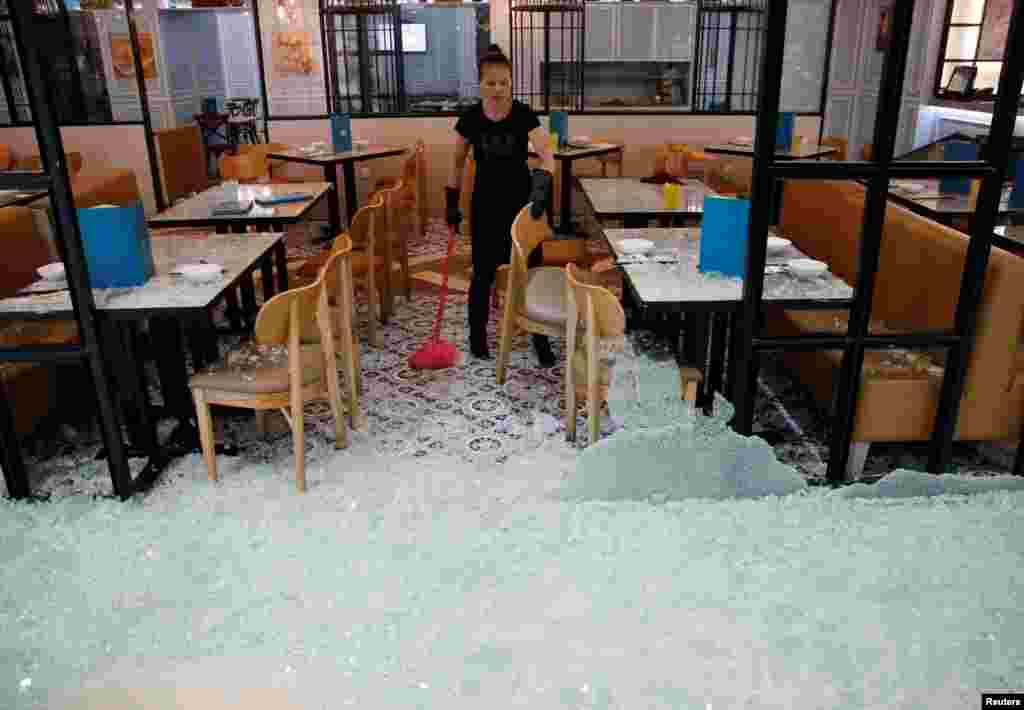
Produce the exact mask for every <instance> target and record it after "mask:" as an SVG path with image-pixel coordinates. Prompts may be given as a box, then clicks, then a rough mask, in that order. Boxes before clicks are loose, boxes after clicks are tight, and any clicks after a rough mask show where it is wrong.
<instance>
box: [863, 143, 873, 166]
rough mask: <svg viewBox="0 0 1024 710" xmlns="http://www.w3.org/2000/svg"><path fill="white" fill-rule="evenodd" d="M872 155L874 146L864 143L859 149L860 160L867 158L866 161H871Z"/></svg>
mask: <svg viewBox="0 0 1024 710" xmlns="http://www.w3.org/2000/svg"><path fill="white" fill-rule="evenodd" d="M874 155H875V148H874V145H872V144H871V143H865V144H864V145H863V146H862V147H861V149H860V157H861V160H867V161H868V162H871V159H872V158H873V157H874Z"/></svg>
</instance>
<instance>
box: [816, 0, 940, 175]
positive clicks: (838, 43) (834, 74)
mask: <svg viewBox="0 0 1024 710" xmlns="http://www.w3.org/2000/svg"><path fill="white" fill-rule="evenodd" d="M885 1H886V0H836V2H837V3H838V5H837V7H836V22H835V28H834V32H833V37H832V62H831V67H830V74H829V86H828V95H827V97H826V102H825V113H826V119H825V125H826V128H827V129H828V130H827V135H840V136H842V137H844V138H847V139H848V140H849V154H850V155H851V156H853V157H859V156H860V154H861V149H862V147H863V146H864V144H866V143H870V142H871V141H872V138H873V130H874V121H875V111H876V110H877V107H878V92H879V89H880V87H881V80H882V62H883V59H884V56H885V55H884V52H882V51H881V50H879V49H877V39H878V26H879V19H880V13H881V9H882V6H883V5H884V4H885ZM937 5H942V7H943V9H944V8H945V0H917V2H916V3H915V7H914V21H913V30H912V34H911V41H910V47H909V50H908V56H907V70H906V72H907V73H906V75H905V77H904V86H903V107H902V109H901V115H900V127H899V132H898V134H897V143H896V153H897V155H899V154H901V153H905V152H908V151H910V150H912V149H913V148H914V147H915V146H917V145H920V143H919V142H918V141H919V140H920V136H919V133H920V132H919V131H918V130H917V125H916V122H917V120H918V119H917V117H918V115H919V110H918V109H919V107H920V103H921V101H922V99H923V98H924V97H927V96H928V95H929V93H930V91H931V85H932V82H933V81H934V74H933V70H932V69H931V68H930V67H931V66H932V65H933V64H934V57H933V56H932V51H933V45H934V42H933V37H932V35H933V34H934V32H935V16H936V13H937V12H938V10H937ZM938 31H940V32H941V24H940V25H939V28H938ZM850 102H852V103H853V105H854V107H853V109H852V111H851V109H850V107H849V104H850ZM833 112H835V113H837V114H839V116H842V117H845V116H851V117H852V120H851V121H850V122H849V123H847V122H846V120H845V118H836V119H833V118H832V117H830V115H829V114H831V113H833ZM843 125H846V126H847V132H846V133H845V134H842V133H833V132H832V131H833V130H837V129H838V128H840V127H842V126H843Z"/></svg>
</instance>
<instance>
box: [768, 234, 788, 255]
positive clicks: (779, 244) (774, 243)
mask: <svg viewBox="0 0 1024 710" xmlns="http://www.w3.org/2000/svg"><path fill="white" fill-rule="evenodd" d="M792 243H793V242H791V241H789V240H788V239H783V238H782V237H768V252H769V253H771V254H777V253H779V252H780V251H784V250H785V249H786V248H787V247H789V245H790V244H792Z"/></svg>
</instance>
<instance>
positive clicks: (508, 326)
mask: <svg viewBox="0 0 1024 710" xmlns="http://www.w3.org/2000/svg"><path fill="white" fill-rule="evenodd" d="M514 300H515V299H512V298H506V299H505V314H504V315H503V316H502V318H501V335H500V339H499V340H498V366H497V368H496V373H497V380H498V384H499V385H503V384H505V369H506V368H507V367H508V358H509V351H510V350H511V349H512V331H513V330H514V329H515V319H514V318H513V315H514V314H513V312H512V309H513V305H512V302H513V301H514Z"/></svg>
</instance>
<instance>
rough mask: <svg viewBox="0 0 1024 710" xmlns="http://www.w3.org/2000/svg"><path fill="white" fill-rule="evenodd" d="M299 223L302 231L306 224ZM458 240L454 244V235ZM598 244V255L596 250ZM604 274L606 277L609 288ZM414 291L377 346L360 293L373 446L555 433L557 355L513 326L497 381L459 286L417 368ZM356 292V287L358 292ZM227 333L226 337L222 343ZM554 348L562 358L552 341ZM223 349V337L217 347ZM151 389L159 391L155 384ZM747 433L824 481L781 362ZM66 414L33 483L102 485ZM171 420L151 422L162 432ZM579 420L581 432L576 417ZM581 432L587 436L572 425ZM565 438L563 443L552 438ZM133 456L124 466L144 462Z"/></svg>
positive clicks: (994, 466) (514, 442) (269, 440)
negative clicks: (433, 358)
mask: <svg viewBox="0 0 1024 710" xmlns="http://www.w3.org/2000/svg"><path fill="white" fill-rule="evenodd" d="M303 233H304V232H303ZM445 240H446V233H445V228H444V225H443V224H441V223H433V224H431V228H430V230H429V233H428V235H427V236H426V237H424V238H420V239H416V240H415V241H414V242H413V243H411V244H410V257H411V262H412V265H413V266H412V269H411V271H412V272H413V273H414V274H415V273H417V264H424V265H426V264H428V263H429V262H434V263H435V264H436V260H437V258H438V257H439V256H440V255H443V252H444V248H445ZM460 247H461V248H464V246H463V245H460ZM313 251H315V249H312V250H311V249H310V248H309V246H308V245H307V244H305V243H304V240H303V235H302V234H299V233H298V231H296V233H293V234H290V235H289V257H290V259H292V260H295V261H298V260H299V259H301V258H302V256H303V254H309V253H312V252H313ZM594 255H595V256H600V251H599V250H598V251H596V252H595V254H594ZM614 279H615V277H614V276H613V277H612V280H611V281H610V283H609V285H610V286H611V287H612V288H618V287H619V286H620V284H616V283H615V280H614ZM414 280H415V289H414V291H413V299H412V302H411V303H407V302H405V300H404V298H401V297H399V298H397V299H396V309H395V313H394V316H393V318H392V319H391V320H390V321H389V323H388V324H387V325H386V326H385V327H384V328H383V330H382V338H381V340H382V347H381V348H380V349H373V348H370V347H369V346H368V344H367V342H366V327H365V322H366V318H367V317H368V313H369V311H368V308H367V304H366V303H365V300H363V301H362V302H361V303H360V305H359V319H360V325H359V327H360V331H359V332H360V335H361V337H362V341H363V349H362V370H363V378H364V383H365V392H364V396H363V398H362V402H363V408H364V411H365V412H366V414H367V418H368V422H369V431H368V435H369V437H370V439H371V440H372V441H373V445H374V447H375V449H376V451H377V453H378V454H379V455H381V456H397V455H402V456H429V455H431V454H439V453H454V454H458V455H462V456H464V457H466V458H469V459H472V460H474V461H475V462H476V463H478V464H480V465H481V466H483V467H486V465H487V463H488V462H489V461H490V462H498V461H500V460H502V459H504V458H505V457H508V456H514V455H515V454H516V453H517V452H518V451H522V449H523V447H524V446H526V445H532V444H528V443H527V441H528V440H529V436H528V433H529V432H530V431H542V432H543V434H542V436H546V437H547V438H548V440H549V441H551V442H562V441H563V438H562V436H563V435H562V434H561V433H560V432H558V431H556V430H555V427H556V426H558V424H559V423H560V422H561V420H562V417H563V414H562V412H563V407H564V402H565V400H564V397H563V387H562V378H563V376H564V368H563V366H562V365H561V364H559V365H558V366H556V367H554V368H551V369H541V368H539V367H538V366H537V361H536V358H535V356H534V354H533V352H532V348H531V347H530V345H529V340H528V338H527V337H525V336H521V337H519V338H517V340H516V343H515V347H514V351H513V353H512V357H511V362H510V369H509V375H508V382H507V384H506V385H505V386H504V387H499V386H498V385H497V384H496V383H495V366H494V362H493V361H480V360H477V359H475V358H473V357H472V356H470V355H469V354H468V345H467V328H466V295H465V293H464V292H462V291H460V290H458V289H456V290H454V291H453V292H452V293H451V295H450V297H449V301H448V308H447V312H446V314H445V318H444V322H443V327H442V335H443V337H445V338H447V339H448V340H450V341H451V342H452V343H454V344H455V346H456V347H457V348H458V349H459V350H460V352H461V353H462V355H463V358H462V362H460V363H459V364H458V365H457V366H456V367H453V368H450V369H448V370H443V371H426V372H424V371H416V370H413V369H411V368H409V367H408V364H407V360H408V357H409V355H411V354H412V353H413V352H415V351H416V349H417V348H419V347H420V346H421V345H422V344H423V342H425V340H426V339H427V337H428V336H429V334H430V331H431V328H432V326H433V322H434V316H435V313H436V309H437V299H436V296H437V294H438V289H437V288H436V287H435V286H434V285H433V283H435V282H436V281H437V278H436V275H432V274H431V273H429V272H422V271H421V272H420V275H419V276H418V277H416V278H415V279H414ZM361 298H362V295H361V294H357V300H358V299H361ZM496 318H497V311H496V310H492V321H491V324H490V329H489V336H490V342H491V350H492V352H494V353H496V352H497V343H496V340H495V331H496V327H495V326H496ZM633 340H634V345H635V347H636V348H637V350H638V351H639V352H656V351H662V352H663V353H664V352H665V351H667V348H668V347H669V346H668V344H667V343H665V342H661V341H659V339H658V338H657V337H656V336H655V335H654V334H652V333H649V332H640V333H637V334H635V336H634V338H633ZM225 345H228V344H225ZM553 348H554V350H555V354H556V357H557V358H558V361H559V363H561V362H562V356H563V353H562V349H561V343H559V342H557V341H554V342H553ZM222 351H223V348H222ZM151 399H152V400H153V401H154V403H159V401H160V394H159V392H158V391H157V390H156V389H155V388H154V389H153V390H152V391H151ZM755 421H756V424H755V433H756V434H758V435H760V436H762V437H764V438H765V439H766V440H767V441H768V442H769V443H770V444H771V445H772V446H773V447H774V449H775V451H776V454H777V455H778V457H779V459H780V460H781V461H783V462H785V463H788V464H790V465H793V466H795V467H796V468H797V469H798V470H799V471H800V472H801V473H802V474H803V475H805V476H806V477H807V478H808V479H809V480H811V481H821V480H823V477H824V475H825V468H826V463H827V461H828V443H827V442H828V425H827V423H826V422H825V421H824V420H823V418H822V416H821V415H820V413H819V412H818V410H817V409H816V407H815V405H814V402H813V400H812V398H811V396H810V394H809V393H808V392H807V391H806V390H805V389H804V388H803V387H802V386H801V385H800V384H799V383H798V382H797V381H795V380H793V379H792V378H791V377H789V376H788V374H787V372H786V371H785V369H784V368H783V367H781V364H780V363H779V362H778V361H777V360H774V359H771V358H766V359H765V361H764V365H763V369H762V373H761V377H760V380H759V397H758V402H757V407H756V419H755ZM218 423H219V429H220V430H221V431H220V436H221V438H223V439H224V440H225V441H227V442H230V443H235V444H238V445H239V448H240V452H241V453H240V455H241V456H242V457H244V460H246V461H253V462H266V461H282V462H284V461H288V460H289V459H290V457H291V456H292V449H291V436H290V435H289V434H286V433H282V434H277V435H271V436H269V437H260V436H259V435H258V434H257V433H256V432H255V429H254V426H253V422H252V419H251V417H248V416H244V415H242V416H240V415H238V414H235V415H234V416H225V417H218ZM71 424H72V425H71V426H68V424H67V423H64V424H57V425H56V426H47V427H44V429H43V430H42V431H41V432H40V433H39V434H38V435H37V436H35V437H32V438H31V439H29V440H28V441H26V442H25V450H26V460H27V462H28V464H29V466H30V471H31V478H32V480H33V490H34V491H36V492H38V493H39V494H42V495H47V494H53V495H68V494H75V493H101V494H102V493H109V478H108V476H107V474H106V467H105V466H103V465H102V464H97V463H96V462H95V461H94V460H93V458H94V456H95V453H96V452H97V451H98V450H99V448H100V444H99V441H98V438H99V437H98V433H97V430H96V426H95V423H93V422H88V421H84V422H83V421H82V417H81V416H79V417H77V418H75V417H72V418H71ZM171 427H172V422H170V421H164V422H161V423H160V432H161V435H162V436H164V435H166V434H167V433H168V432H169V431H170V429H171ZM306 428H307V434H308V436H307V449H308V450H309V451H311V452H316V451H317V450H323V449H325V448H327V447H329V446H330V442H331V441H332V440H333V425H332V423H331V418H330V412H329V410H328V408H327V406H326V405H325V404H323V405H322V404H311V405H309V407H308V408H307V410H306ZM579 431H580V432H581V433H582V432H585V431H586V428H585V427H584V426H583V420H582V417H581V418H580V419H579ZM581 438H583V439H584V441H585V436H584V437H581ZM560 445H565V446H568V444H564V443H563V444H560ZM926 458H927V445H926V444H922V445H903V444H900V445H892V444H876V445H874V446H873V447H872V451H871V455H870V457H869V459H868V463H867V466H866V468H865V478H868V479H874V478H877V477H880V476H882V475H884V474H886V473H888V472H889V471H891V470H893V469H894V468H898V467H903V468H913V469H919V470H923V469H924V463H925V461H926ZM144 463H145V462H144V460H142V459H133V460H132V464H133V468H135V469H138V468H141V466H142V465H144ZM953 463H954V467H955V469H956V471H957V472H959V473H968V474H976V475H985V474H991V473H1005V472H1007V470H1008V467H1009V466H1010V465H1011V463H1012V462H1010V461H1008V460H1007V459H1006V458H1005V457H1001V456H1000V455H999V452H998V451H995V452H993V451H992V450H991V449H990V448H989V449H986V448H984V447H975V446H973V445H968V444H963V445H961V444H958V445H957V446H956V447H955V450H954V462H953Z"/></svg>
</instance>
